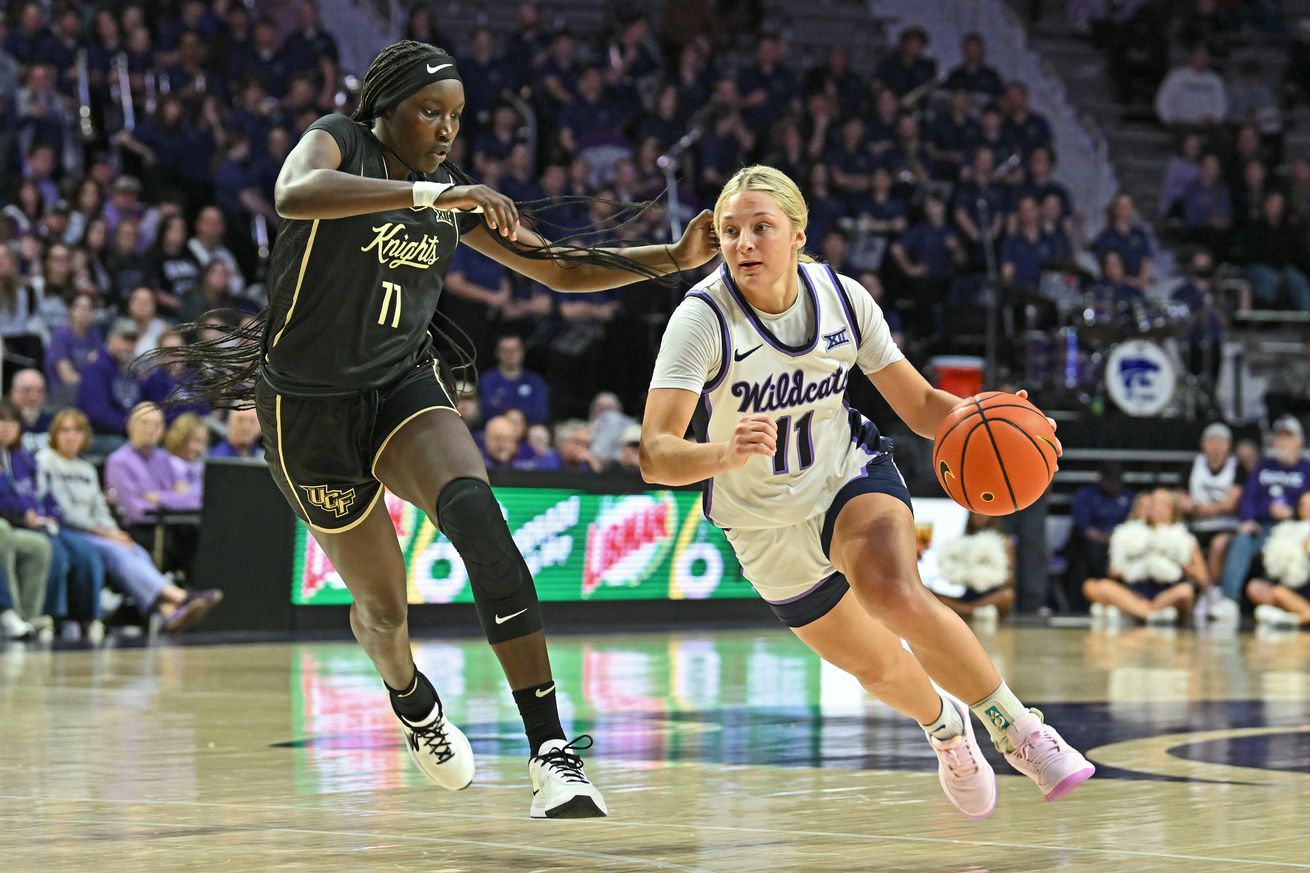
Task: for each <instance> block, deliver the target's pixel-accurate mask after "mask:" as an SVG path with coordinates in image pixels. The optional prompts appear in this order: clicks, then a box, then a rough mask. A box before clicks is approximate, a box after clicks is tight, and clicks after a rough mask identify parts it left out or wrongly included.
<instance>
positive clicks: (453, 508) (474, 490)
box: [437, 478, 505, 549]
mask: <svg viewBox="0 0 1310 873" xmlns="http://www.w3.org/2000/svg"><path fill="white" fill-rule="evenodd" d="M437 520H438V522H440V524H441V532H442V533H444V534H445V535H446V536H447V537H449V538H450V541H451V542H452V543H454V544H455V548H457V549H458V548H460V546H461V543H462V542H464V541H468V540H471V539H476V538H478V537H481V536H485V535H487V534H489V533H493V532H494V530H495V529H499V528H504V527H505V519H504V517H503V516H502V515H501V514H500V504H498V503H497V502H496V496H495V495H494V494H492V493H491V486H490V485H488V484H487V483H486V482H483V481H482V480H481V479H472V478H461V479H454V480H452V481H451V482H449V483H448V484H447V485H446V487H445V488H442V489H441V494H439V495H438V496H437Z"/></svg>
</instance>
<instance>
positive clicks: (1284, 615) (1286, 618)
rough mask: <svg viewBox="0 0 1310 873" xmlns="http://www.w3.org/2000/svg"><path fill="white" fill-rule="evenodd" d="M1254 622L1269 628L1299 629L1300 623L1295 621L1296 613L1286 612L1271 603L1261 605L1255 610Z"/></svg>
mask: <svg viewBox="0 0 1310 873" xmlns="http://www.w3.org/2000/svg"><path fill="white" fill-rule="evenodd" d="M1255 620H1256V623H1257V624H1263V625H1268V626H1269V627H1300V626H1301V622H1300V621H1298V620H1297V617H1296V613H1294V612H1288V611H1287V610H1285V609H1279V608H1278V607H1277V606H1274V605H1273V604H1272V603H1262V604H1260V605H1259V606H1257V607H1256V608H1255Z"/></svg>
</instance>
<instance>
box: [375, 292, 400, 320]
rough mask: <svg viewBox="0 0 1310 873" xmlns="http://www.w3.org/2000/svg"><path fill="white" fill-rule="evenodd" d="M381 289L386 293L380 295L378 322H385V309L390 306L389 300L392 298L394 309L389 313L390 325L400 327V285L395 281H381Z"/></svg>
mask: <svg viewBox="0 0 1310 873" xmlns="http://www.w3.org/2000/svg"><path fill="white" fill-rule="evenodd" d="M382 290H383V291H384V292H386V293H385V294H383V295H382V311H381V312H380V313H378V324H386V323H387V311H388V310H389V309H390V308H391V301H392V300H393V299H394V300H395V301H396V309H395V312H393V313H392V315H391V326H392V327H400V300H401V296H402V295H401V291H400V286H399V285H397V284H396V283H395V282H383V283H382ZM393 292H394V293H393Z"/></svg>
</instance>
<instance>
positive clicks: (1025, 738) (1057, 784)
mask: <svg viewBox="0 0 1310 873" xmlns="http://www.w3.org/2000/svg"><path fill="white" fill-rule="evenodd" d="M1006 734H1007V735H1008V736H1009V739H1010V744H1011V745H1012V746H1013V747H1014V750H1013V751H1009V752H1006V751H1005V750H1004V749H1001V751H1003V752H1005V760H1007V761H1009V762H1010V766H1012V767H1014V769H1016V770H1018V771H1019V772H1020V773H1022V774H1023V775H1025V776H1027V777H1028V778H1030V779H1032V780H1033V781H1034V782H1036V783H1037V787H1038V788H1040V789H1041V790H1042V796H1043V797H1045V798H1046V800H1047V801H1048V802H1049V801H1052V800H1059V799H1060V798H1061V797H1064V796H1065V795H1066V794H1068V793H1069V792H1070V791H1073V790H1074V789H1075V788H1077V787H1078V786H1079V785H1080V784H1082V783H1083V782H1086V781H1087V780H1088V779H1090V778H1091V777H1092V774H1093V773H1095V772H1096V768H1095V767H1093V766H1092V762H1091V761H1088V760H1087V759H1086V758H1084V757H1083V756H1082V754H1081V753H1080V752H1079V751H1078V750H1077V749H1075V748H1074V747H1073V746H1071V745H1069V744H1068V743H1066V742H1065V741H1064V738H1063V737H1061V736H1060V735H1059V734H1058V733H1057V732H1056V730H1055V728H1053V727H1051V726H1050V725H1049V724H1045V723H1043V722H1042V713H1041V711H1040V710H1037V709H1030V710H1028V715H1025V716H1024V717H1023V718H1021V719H1019V720H1018V721H1016V722H1015V723H1014V724H1012V725H1010V726H1009V727H1008V728H1006Z"/></svg>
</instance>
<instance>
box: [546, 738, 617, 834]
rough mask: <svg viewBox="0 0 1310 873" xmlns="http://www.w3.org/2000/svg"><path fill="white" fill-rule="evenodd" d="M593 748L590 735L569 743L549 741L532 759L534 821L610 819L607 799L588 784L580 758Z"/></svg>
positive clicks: (593, 786)
mask: <svg viewBox="0 0 1310 873" xmlns="http://www.w3.org/2000/svg"><path fill="white" fill-rule="evenodd" d="M584 740H585V741H586V743H585V745H584V743H583V741H584ZM591 746H592V740H591V737H590V736H588V735H587V734H583V735H582V736H580V737H578V738H577V739H574V740H570V741H568V742H565V741H564V740H547V741H546V742H544V743H542V744H541V748H540V749H538V750H537V754H535V755H533V756H532V757H531V758H529V759H528V773H529V774H530V775H531V776H532V817H533V818H599V817H601V816H606V815H609V810H608V809H607V808H606V807H605V798H603V797H601V796H600V792H599V791H598V790H596V786H595V785H592V784H591V782H590V781H588V780H587V776H586V774H585V773H583V772H582V758H580V757H579V756H578V755H577V754H576V752H579V751H581V750H583V749H590V748H591Z"/></svg>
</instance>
